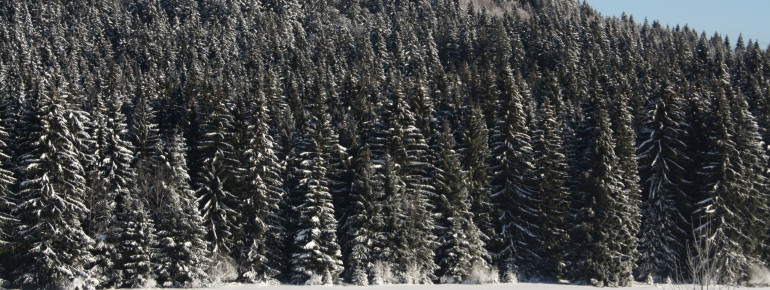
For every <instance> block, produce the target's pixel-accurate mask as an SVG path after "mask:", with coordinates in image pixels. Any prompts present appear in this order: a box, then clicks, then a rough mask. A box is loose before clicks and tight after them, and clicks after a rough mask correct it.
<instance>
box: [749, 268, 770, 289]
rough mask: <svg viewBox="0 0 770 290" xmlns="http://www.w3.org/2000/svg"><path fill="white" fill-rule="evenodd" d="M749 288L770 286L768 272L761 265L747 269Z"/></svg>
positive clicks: (769, 274) (769, 272)
mask: <svg viewBox="0 0 770 290" xmlns="http://www.w3.org/2000/svg"><path fill="white" fill-rule="evenodd" d="M747 284H748V285H749V286H768V285H770V270H768V269H767V267H765V266H762V265H752V266H751V267H750V268H749V280H748V282H747Z"/></svg>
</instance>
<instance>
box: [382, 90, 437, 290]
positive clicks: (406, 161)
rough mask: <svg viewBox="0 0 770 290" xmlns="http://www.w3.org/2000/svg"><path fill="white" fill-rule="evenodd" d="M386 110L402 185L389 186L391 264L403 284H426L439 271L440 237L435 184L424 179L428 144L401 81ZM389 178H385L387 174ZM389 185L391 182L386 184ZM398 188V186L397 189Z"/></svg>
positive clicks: (391, 150) (388, 136)
mask: <svg viewBox="0 0 770 290" xmlns="http://www.w3.org/2000/svg"><path fill="white" fill-rule="evenodd" d="M386 107H387V108H386V109H387V110H389V113H388V115H387V116H385V120H384V122H385V124H384V126H383V127H384V128H386V129H385V130H386V131H385V134H383V135H384V136H385V146H386V154H389V155H390V156H392V158H393V165H394V168H393V170H395V172H383V175H385V176H388V175H391V174H395V175H396V176H394V179H393V181H395V180H398V183H403V184H402V185H403V187H399V189H398V190H396V191H395V192H400V193H401V196H400V197H398V196H397V195H395V194H388V193H387V190H386V200H388V201H386V204H385V206H386V207H387V209H386V212H387V214H389V215H391V216H390V217H389V218H391V219H395V220H394V222H395V223H394V224H392V226H395V227H394V228H391V229H390V231H389V232H390V237H389V238H388V239H389V240H390V241H391V243H394V244H391V245H390V246H391V247H393V250H394V252H393V253H392V255H393V256H391V260H390V262H391V263H392V266H393V267H395V272H396V273H397V275H398V276H399V277H400V278H401V280H402V282H404V283H426V282H429V281H431V280H432V279H433V277H434V276H433V272H434V271H435V270H436V269H437V265H436V264H435V261H434V255H435V253H434V249H435V247H436V236H435V233H434V232H433V231H434V220H433V216H432V214H431V209H432V207H433V205H432V204H431V203H430V200H431V198H432V195H433V192H432V189H433V188H432V186H430V184H427V183H426V179H425V176H426V173H427V172H426V169H427V168H426V166H428V163H427V156H426V154H428V153H427V150H428V145H427V142H426V141H425V137H424V135H423V133H422V132H421V131H420V130H419V129H418V128H417V127H416V122H415V115H414V113H413V112H412V111H411V107H410V106H409V104H408V103H407V101H406V99H405V96H404V95H403V92H402V91H401V89H400V85H399V84H394V87H393V88H392V91H391V95H390V98H389V100H388V103H386ZM386 179H387V177H386ZM386 186H387V185H386ZM394 189H395V188H394Z"/></svg>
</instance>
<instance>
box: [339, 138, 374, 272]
mask: <svg viewBox="0 0 770 290" xmlns="http://www.w3.org/2000/svg"><path fill="white" fill-rule="evenodd" d="M354 172H355V179H354V182H353V185H352V187H351V193H350V196H349V198H350V199H352V200H353V206H352V207H351V209H352V212H351V213H350V217H349V218H348V219H347V223H346V224H345V225H343V227H342V228H343V229H344V230H345V231H346V232H347V233H346V237H347V243H346V244H345V245H344V247H343V253H344V257H345V272H344V273H343V277H344V278H345V279H346V280H347V281H349V282H350V283H352V284H355V285H368V284H369V281H370V277H371V276H373V274H374V273H373V267H374V263H375V262H376V258H378V257H377V254H378V253H377V250H378V249H379V250H380V251H381V250H382V247H384V243H385V241H384V238H385V235H384V233H383V230H384V227H385V225H384V223H385V221H384V220H383V215H382V211H383V208H382V207H383V206H382V202H383V196H382V181H381V178H380V176H379V175H377V174H376V171H375V165H374V162H373V160H372V154H371V151H370V150H369V146H368V145H364V146H363V147H361V148H360V149H359V150H358V153H357V154H356V156H355V161H354Z"/></svg>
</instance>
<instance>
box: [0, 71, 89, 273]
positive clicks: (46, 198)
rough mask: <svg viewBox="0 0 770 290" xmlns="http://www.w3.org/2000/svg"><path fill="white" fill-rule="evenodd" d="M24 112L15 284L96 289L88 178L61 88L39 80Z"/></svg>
mask: <svg viewBox="0 0 770 290" xmlns="http://www.w3.org/2000/svg"><path fill="white" fill-rule="evenodd" d="M36 90H37V91H36V93H35V95H33V96H30V99H29V104H28V105H27V107H26V109H25V112H24V114H25V116H24V119H23V120H24V121H25V122H24V123H22V124H21V126H24V131H25V132H27V134H28V135H27V137H26V138H24V139H25V141H26V142H25V144H24V145H22V146H20V147H19V148H25V149H26V150H25V151H24V152H23V153H22V154H21V155H20V156H21V158H20V164H19V165H20V168H21V169H20V172H21V175H20V176H19V186H20V191H19V192H18V194H17V195H16V196H17V199H18V200H19V206H18V208H17V209H16V210H15V211H14V215H15V217H16V218H17V219H18V220H19V224H18V226H17V227H16V229H15V231H14V241H15V242H16V244H17V245H18V249H17V251H16V253H17V254H16V255H15V257H14V261H15V265H16V268H15V270H14V277H15V280H14V284H15V285H16V286H18V287H23V288H45V287H50V288H69V287H74V286H75V285H79V283H85V285H89V284H90V285H93V284H95V281H93V280H91V273H90V272H89V271H88V270H87V269H86V264H87V263H89V262H91V259H92V257H91V252H90V251H91V247H92V246H93V243H94V242H93V239H91V238H90V237H89V236H88V235H86V233H85V232H84V230H83V228H82V226H81V222H80V221H81V220H82V219H83V218H85V216H86V214H87V213H88V210H89V209H88V208H86V207H85V205H84V203H83V194H84V192H83V189H84V188H85V178H84V176H83V175H84V171H83V166H82V165H81V164H80V159H79V158H78V156H79V152H77V151H76V148H77V147H76V146H75V142H74V138H75V136H74V135H73V134H72V132H71V131H70V128H69V120H68V115H69V114H68V110H69V108H68V106H69V104H68V103H67V101H66V100H67V98H68V96H67V95H66V93H65V91H64V90H63V89H62V88H61V84H49V83H47V80H39V81H38V83H37V85H36Z"/></svg>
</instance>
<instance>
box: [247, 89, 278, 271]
mask: <svg viewBox="0 0 770 290" xmlns="http://www.w3.org/2000/svg"><path fill="white" fill-rule="evenodd" d="M255 101H256V102H255V104H254V107H253V109H254V110H255V111H254V112H252V113H251V114H252V116H251V120H250V124H249V126H248V128H247V130H246V134H245V135H246V136H245V140H246V141H247V142H248V143H247V144H245V148H244V149H245V150H244V155H245V156H246V158H247V159H246V162H245V164H243V165H245V166H246V170H245V174H244V179H245V180H244V184H245V188H244V189H243V190H242V192H241V196H242V198H240V200H241V202H240V205H239V208H238V209H239V211H240V212H241V214H242V215H243V224H242V225H241V226H240V230H241V231H242V234H241V236H242V238H241V241H240V242H239V250H238V253H237V254H236V257H237V260H238V262H239V266H240V279H242V280H244V281H250V282H253V281H269V280H272V279H275V277H276V276H277V275H278V274H279V273H280V271H281V270H280V268H279V267H278V266H276V262H277V261H271V258H273V257H274V256H275V255H277V252H278V251H280V248H279V246H280V242H281V241H283V238H282V237H281V235H282V231H283V229H282V228H281V227H282V226H281V224H280V222H279V221H280V217H278V215H279V210H280V205H281V201H282V199H283V196H284V193H283V180H282V170H283V169H282V165H281V164H280V162H279V161H278V157H277V155H276V149H275V146H276V145H275V144H274V141H273V138H272V136H271V135H270V132H269V129H270V127H269V124H270V118H269V112H268V111H267V104H266V102H265V99H264V96H263V95H261V94H258V96H257V99H256V100H255ZM271 255H272V257H271Z"/></svg>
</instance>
